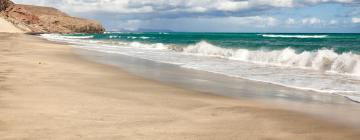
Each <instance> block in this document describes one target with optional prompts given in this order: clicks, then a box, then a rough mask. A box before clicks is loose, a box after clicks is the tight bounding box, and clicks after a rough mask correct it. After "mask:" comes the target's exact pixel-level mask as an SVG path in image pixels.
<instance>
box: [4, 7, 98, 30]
mask: <svg viewBox="0 0 360 140" xmlns="http://www.w3.org/2000/svg"><path fill="white" fill-rule="evenodd" d="M0 3H1V5H0V12H1V16H2V17H4V18H5V19H6V20H8V21H10V22H12V23H13V24H15V26H17V27H18V28H20V29H21V30H23V31H26V32H43V33H102V32H104V31H105V29H104V28H103V27H102V25H101V24H100V23H99V22H97V21H94V20H88V19H81V18H76V17H71V16H69V15H67V14H66V13H63V12H61V11H59V10H57V9H55V8H51V7H42V6H33V5H21V4H14V3H13V2H11V1H10V0H0Z"/></svg>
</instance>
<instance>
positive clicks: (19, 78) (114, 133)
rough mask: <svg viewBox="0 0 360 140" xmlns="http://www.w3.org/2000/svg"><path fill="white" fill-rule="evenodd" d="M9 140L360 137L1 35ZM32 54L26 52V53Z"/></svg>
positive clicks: (0, 75) (0, 81) (1, 106)
mask: <svg viewBox="0 0 360 140" xmlns="http://www.w3.org/2000/svg"><path fill="white" fill-rule="evenodd" d="M0 37H1V39H0V44H1V48H0V49H1V50H0V54H1V55H0V57H1V60H0V62H1V63H0V65H2V67H0V88H1V94H0V95H1V96H0V113H1V114H2V115H1V116H0V135H1V136H2V138H4V139H30V140H31V139H295V140H305V139H339V140H346V139H349V140H352V139H354V140H355V139H358V137H360V134H359V129H355V128H349V127H345V126H340V125H337V124H333V123H330V121H327V120H321V119H319V118H315V117H312V116H309V115H305V114H302V113H297V112H292V111H287V110H284V109H279V108H277V107H272V106H269V105H267V104H262V103H258V102H254V101H249V100H242V99H233V98H229V97H221V96H216V95H210V94H206V93H201V92H196V91H191V90H187V89H182V88H177V87H173V86H169V85H164V84H161V83H160V82H156V81H152V80H146V79H144V78H141V77H138V76H134V75H132V74H129V73H127V72H124V71H123V70H121V69H118V68H116V67H113V66H107V65H103V64H99V63H95V62H91V61H87V60H85V59H83V58H81V57H80V56H77V55H76V54H74V52H73V50H72V48H71V47H69V46H67V45H61V44H55V43H51V42H49V41H43V40H41V39H39V38H36V37H33V36H29V35H23V34H0ZM24 46H26V47H24Z"/></svg>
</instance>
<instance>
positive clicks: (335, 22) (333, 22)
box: [329, 19, 339, 25]
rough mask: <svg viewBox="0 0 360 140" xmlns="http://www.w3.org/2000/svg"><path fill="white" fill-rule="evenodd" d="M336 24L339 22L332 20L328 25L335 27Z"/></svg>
mask: <svg viewBox="0 0 360 140" xmlns="http://www.w3.org/2000/svg"><path fill="white" fill-rule="evenodd" d="M338 23H339V21H337V20H334V19H333V20H330V21H329V24H330V25H336V24H338Z"/></svg>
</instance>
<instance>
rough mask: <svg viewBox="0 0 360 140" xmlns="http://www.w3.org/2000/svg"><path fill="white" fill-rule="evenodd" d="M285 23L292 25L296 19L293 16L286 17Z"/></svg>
mask: <svg viewBox="0 0 360 140" xmlns="http://www.w3.org/2000/svg"><path fill="white" fill-rule="evenodd" d="M285 24H287V25H294V24H296V20H295V19H293V18H288V19H287V20H286V22H285Z"/></svg>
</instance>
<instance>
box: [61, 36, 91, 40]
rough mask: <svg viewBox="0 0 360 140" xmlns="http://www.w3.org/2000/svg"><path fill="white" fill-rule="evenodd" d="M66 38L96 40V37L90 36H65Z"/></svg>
mask: <svg viewBox="0 0 360 140" xmlns="http://www.w3.org/2000/svg"><path fill="white" fill-rule="evenodd" d="M63 37H64V38H68V39H91V38H94V36H92V35H90V36H63Z"/></svg>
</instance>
